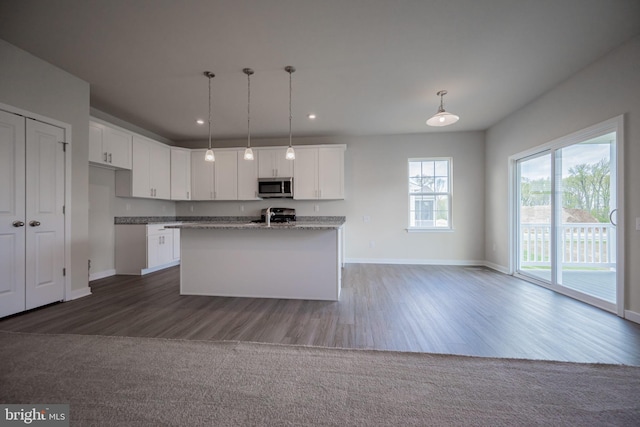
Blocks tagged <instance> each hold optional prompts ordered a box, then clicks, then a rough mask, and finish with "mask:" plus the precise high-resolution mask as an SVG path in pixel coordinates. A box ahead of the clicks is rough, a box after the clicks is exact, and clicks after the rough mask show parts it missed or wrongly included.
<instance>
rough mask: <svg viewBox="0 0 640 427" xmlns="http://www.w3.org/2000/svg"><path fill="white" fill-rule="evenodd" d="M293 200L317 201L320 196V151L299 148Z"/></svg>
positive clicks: (297, 150)
mask: <svg viewBox="0 0 640 427" xmlns="http://www.w3.org/2000/svg"><path fill="white" fill-rule="evenodd" d="M294 162H295V163H294V179H293V198H294V199H298V200H309V199H317V198H318V197H319V195H318V149H317V148H297V149H296V159H295V160H294Z"/></svg>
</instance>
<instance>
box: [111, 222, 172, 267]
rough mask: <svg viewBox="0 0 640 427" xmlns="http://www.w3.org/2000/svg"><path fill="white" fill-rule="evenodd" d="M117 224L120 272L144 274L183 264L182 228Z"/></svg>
mask: <svg viewBox="0 0 640 427" xmlns="http://www.w3.org/2000/svg"><path fill="white" fill-rule="evenodd" d="M166 225H168V224H149V225H145V224H116V274H130V275H144V274H147V273H151V272H153V271H157V270H161V269H163V268H167V267H171V266H174V265H178V264H179V263H180V230H178V229H171V228H165V226H166Z"/></svg>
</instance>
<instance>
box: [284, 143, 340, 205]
mask: <svg viewBox="0 0 640 427" xmlns="http://www.w3.org/2000/svg"><path fill="white" fill-rule="evenodd" d="M296 151H297V150H296ZM297 161H298V157H297V153H296V162H297ZM318 198H319V199H344V149H343V148H342V147H320V148H318Z"/></svg>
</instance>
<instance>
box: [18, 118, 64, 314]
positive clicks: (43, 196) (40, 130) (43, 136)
mask: <svg viewBox="0 0 640 427" xmlns="http://www.w3.org/2000/svg"><path fill="white" fill-rule="evenodd" d="M26 122H27V123H26V140H27V149H26V176H27V178H26V198H25V199H24V200H26V219H25V221H24V222H25V226H24V228H25V230H26V267H27V268H26V278H25V279H26V280H25V283H26V286H25V287H26V298H25V300H26V309H27V310H29V309H31V308H35V307H39V306H42V305H45V304H49V303H52V302H55V301H61V300H62V299H63V298H64V272H63V271H64V213H63V209H64V187H65V186H64V166H65V165H64V144H63V143H62V141H64V140H65V139H64V131H63V130H62V129H61V128H58V127H55V126H52V125H48V124H45V123H42V122H38V121H35V120H32V119H26Z"/></svg>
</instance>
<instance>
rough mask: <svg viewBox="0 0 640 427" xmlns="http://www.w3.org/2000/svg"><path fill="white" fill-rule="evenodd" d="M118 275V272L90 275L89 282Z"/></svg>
mask: <svg viewBox="0 0 640 427" xmlns="http://www.w3.org/2000/svg"><path fill="white" fill-rule="evenodd" d="M115 275H116V270H105V271H101V272H99V273H92V274H90V275H89V281H90V282H91V281H93V280H98V279H104V278H105V277H111V276H115Z"/></svg>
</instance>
